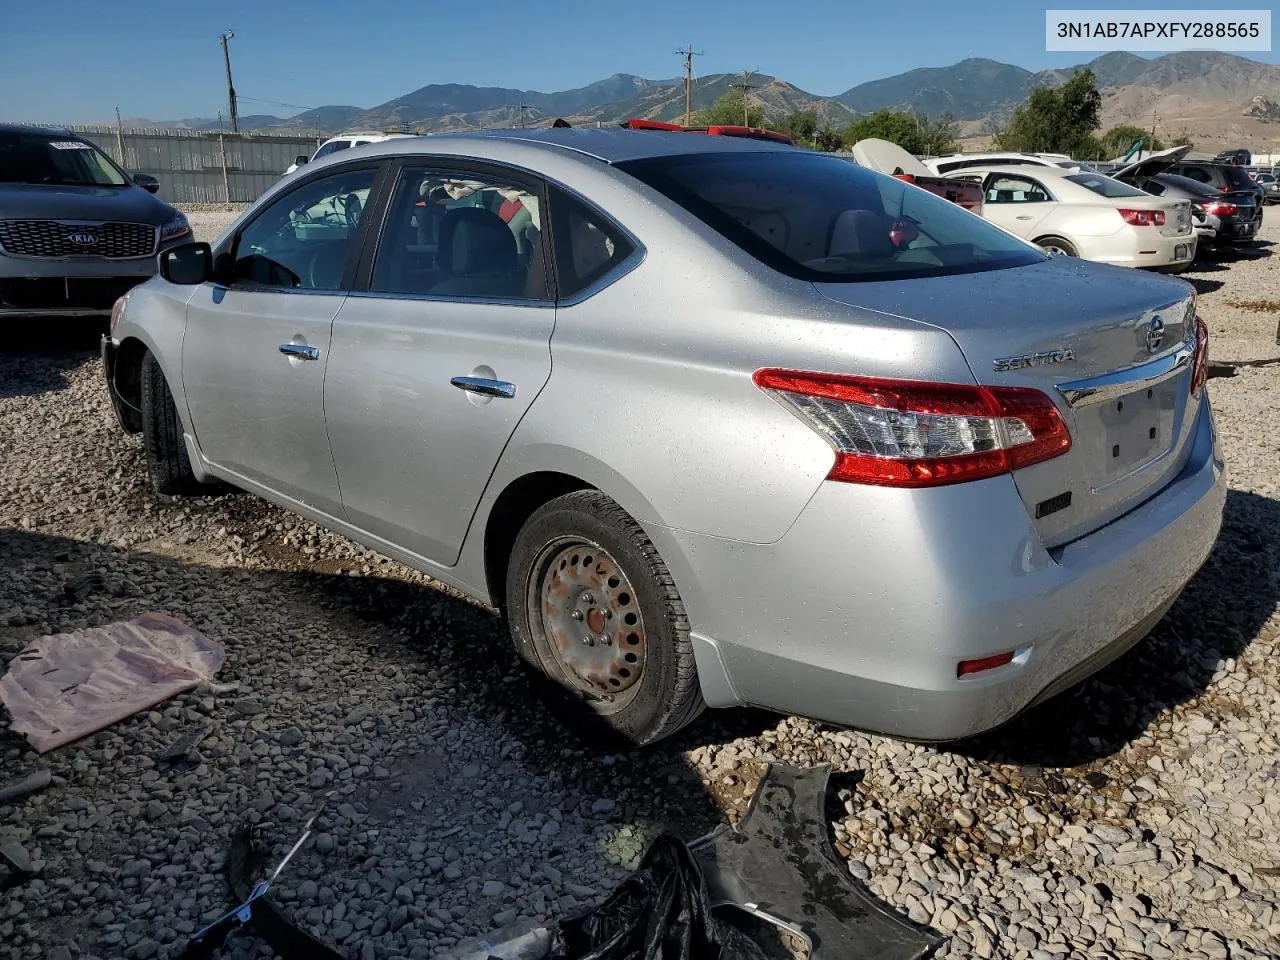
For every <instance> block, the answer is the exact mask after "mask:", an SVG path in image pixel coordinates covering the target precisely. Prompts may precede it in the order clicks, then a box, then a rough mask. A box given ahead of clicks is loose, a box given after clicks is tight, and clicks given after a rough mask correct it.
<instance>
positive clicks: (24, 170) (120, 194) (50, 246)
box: [0, 124, 191, 320]
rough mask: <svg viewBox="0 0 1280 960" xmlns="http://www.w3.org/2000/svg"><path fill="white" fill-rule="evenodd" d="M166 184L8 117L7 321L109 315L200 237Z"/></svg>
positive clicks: (1, 173) (1, 279)
mask: <svg viewBox="0 0 1280 960" xmlns="http://www.w3.org/2000/svg"><path fill="white" fill-rule="evenodd" d="M159 188H160V185H159V183H158V182H157V181H156V179H155V178H154V177H150V176H147V175H145V174H133V175H130V174H128V173H126V172H125V171H124V170H122V169H120V167H119V166H117V165H116V163H115V161H113V160H112V159H111V158H110V157H108V156H107V155H106V154H105V153H103V152H102V151H101V150H99V149H98V148H97V147H96V146H94V145H93V144H92V143H90V142H89V141H88V140H85V139H83V138H82V137H78V136H76V135H75V134H72V133H69V132H67V131H66V130H56V129H48V128H43V127H25V126H17V125H7V124H0V320H4V319H7V318H15V317H39V316H102V317H106V316H107V315H108V314H109V313H110V311H111V305H112V304H113V303H114V302H115V301H116V299H117V298H118V297H120V296H121V294H123V293H125V292H126V291H127V290H129V288H130V287H133V286H135V285H136V284H139V283H141V282H142V281H144V280H146V279H147V278H149V277H151V276H153V275H154V274H155V272H156V262H157V261H156V254H157V253H158V252H160V251H163V250H166V249H168V248H170V247H172V246H173V245H175V244H178V243H182V242H184V241H187V240H189V239H190V238H191V229H190V227H189V226H188V225H187V218H186V217H184V216H183V215H182V214H181V213H180V212H179V211H177V210H176V209H174V208H173V207H171V206H170V205H169V204H167V203H165V202H164V201H163V200H161V199H160V198H159V197H157V196H155V195H154V194H155V193H156V191H157V190H159Z"/></svg>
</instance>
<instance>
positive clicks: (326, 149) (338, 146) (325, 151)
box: [312, 140, 351, 160]
mask: <svg viewBox="0 0 1280 960" xmlns="http://www.w3.org/2000/svg"><path fill="white" fill-rule="evenodd" d="M349 146H351V141H350V140H334V141H333V142H332V143H326V144H325V145H324V146H323V147H321V148H320V149H319V150H317V151H316V155H315V157H313V158H312V159H314V160H319V159H320V158H321V157H327V156H328V155H329V154H331V153H337V152H338V151H339V150H345V149H347V147H349Z"/></svg>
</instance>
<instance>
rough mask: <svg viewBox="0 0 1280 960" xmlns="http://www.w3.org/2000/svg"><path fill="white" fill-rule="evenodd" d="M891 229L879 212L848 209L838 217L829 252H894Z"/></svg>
mask: <svg viewBox="0 0 1280 960" xmlns="http://www.w3.org/2000/svg"><path fill="white" fill-rule="evenodd" d="M889 230H890V224H889V223H888V221H887V220H886V219H885V218H884V217H882V216H880V215H879V214H877V213H872V212H871V211H870V210H846V211H845V212H844V213H842V214H840V216H838V217H836V222H835V224H834V226H833V227H832V229H831V243H830V244H828V253H829V254H830V255H831V256H833V257H835V256H840V255H841V254H847V253H867V254H873V255H874V254H883V253H892V252H893V249H894V247H893V240H892V239H891V238H890V236H889Z"/></svg>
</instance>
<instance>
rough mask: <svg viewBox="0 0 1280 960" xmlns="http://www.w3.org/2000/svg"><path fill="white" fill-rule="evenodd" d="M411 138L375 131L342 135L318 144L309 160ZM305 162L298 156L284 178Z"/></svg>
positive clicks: (409, 135)
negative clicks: (398, 138)
mask: <svg viewBox="0 0 1280 960" xmlns="http://www.w3.org/2000/svg"><path fill="white" fill-rule="evenodd" d="M411 136H413V134H411V133H378V132H377V131H371V132H357V133H344V134H342V135H341V136H337V137H330V138H329V139H328V140H326V141H325V142H324V143H322V144H320V148H319V149H318V150H316V152H315V153H314V154H312V155H311V158H310V159H311V160H319V159H320V158H321V157H327V156H328V155H329V154H331V153H336V152H337V151H339V150H346V149H347V148H348V147H359V146H363V145H364V144H366V143H381V142H382V141H383V140H395V139H396V138H397V137H411ZM307 162H308V158H307V157H306V156H304V155H302V154H299V155H298V159H296V160H294V161H293V163H291V164H289V169H288V170H286V171H285V176H288V175H289V174H291V173H293V171H295V170H297V169H298V168H299V167H300V166H302V165H303V164H304V163H307Z"/></svg>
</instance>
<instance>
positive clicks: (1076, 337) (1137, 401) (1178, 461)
mask: <svg viewBox="0 0 1280 960" xmlns="http://www.w3.org/2000/svg"><path fill="white" fill-rule="evenodd" d="M1188 217H1189V214H1188ZM815 286H816V287H817V289H818V291H819V292H820V293H821V294H822V295H824V296H826V297H827V298H829V299H831V300H835V301H837V302H840V303H844V304H848V305H850V306H854V307H861V308H866V309H870V310H875V311H879V312H883V313H889V314H893V315H895V316H898V317H905V318H908V319H912V320H916V321H918V322H921V323H926V324H930V325H932V326H936V327H938V328H940V329H942V330H944V331H946V332H947V333H948V334H949V335H950V336H951V337H952V339H954V340H955V342H956V343H957V344H958V345H959V347H960V349H961V350H962V351H963V353H964V356H965V359H966V360H967V361H968V364H969V366H970V368H971V369H972V371H973V373H974V376H975V377H976V379H977V381H978V383H980V384H983V385H988V386H998V385H1003V386H1018V387H1034V388H1036V389H1038V390H1041V391H1043V392H1044V393H1046V394H1047V395H1048V396H1050V397H1051V398H1052V399H1053V400H1054V402H1055V403H1056V404H1057V405H1058V409H1059V411H1060V413H1061V414H1062V416H1063V419H1064V420H1065V421H1066V424H1067V427H1068V429H1069V430H1070V431H1071V440H1072V446H1071V449H1070V450H1069V451H1068V452H1067V453H1066V454H1064V455H1062V456H1060V457H1056V458H1054V459H1052V460H1048V461H1046V462H1044V463H1038V464H1035V465H1033V466H1030V467H1025V468H1023V469H1020V470H1017V471H1015V473H1014V475H1013V478H1014V482H1015V484H1016V485H1017V488H1018V492H1019V494H1020V496H1021V497H1022V500H1023V503H1024V504H1025V506H1026V508H1027V512H1028V513H1029V514H1030V516H1031V517H1032V519H1033V521H1034V523H1035V525H1036V528H1037V530H1038V532H1039V534H1040V536H1041V538H1042V540H1043V541H1044V542H1045V544H1046V545H1047V546H1049V547H1054V546H1059V545H1062V544H1064V543H1067V542H1069V541H1071V540H1074V539H1076V538H1078V537H1081V536H1084V535H1085V534H1087V533H1089V532H1090V531H1092V530H1095V529H1097V528H1098V527H1100V526H1103V525H1104V524H1106V523H1109V522H1110V521H1111V520H1114V519H1115V518H1116V517H1118V516H1120V515H1122V514H1123V513H1125V512H1127V511H1128V510H1130V509H1132V508H1133V507H1135V506H1137V505H1138V504H1140V503H1141V502H1142V501H1144V500H1146V499H1147V498H1148V497H1150V496H1152V495H1153V494H1154V493H1155V492H1157V491H1158V490H1159V489H1160V488H1161V487H1163V486H1164V485H1165V484H1166V483H1168V482H1169V480H1171V479H1172V478H1173V477H1174V476H1175V475H1176V474H1177V472H1178V470H1179V469H1181V467H1182V465H1183V464H1184V463H1185V461H1186V457H1187V452H1188V449H1189V447H1188V439H1189V436H1190V432H1191V426H1192V424H1191V420H1193V419H1194V417H1193V414H1194V410H1193V409H1192V407H1191V405H1190V404H1189V402H1188V401H1189V397H1190V385H1191V361H1192V354H1191V353H1190V352H1188V350H1187V347H1186V345H1187V344H1188V343H1190V344H1191V345H1192V346H1194V342H1195V294H1194V291H1193V290H1192V289H1191V287H1189V286H1188V285H1187V284H1186V283H1184V282H1182V281H1179V280H1173V279H1170V278H1166V277H1161V276H1159V275H1154V274H1145V273H1142V272H1141V271H1137V270H1128V269H1125V268H1122V267H1106V266H1100V265H1097V264H1090V263H1087V262H1084V261H1079V260H1074V259H1067V258H1060V257H1057V258H1054V259H1052V260H1048V261H1045V262H1043V263H1038V264H1034V265H1031V266H1026V267H1016V268H1012V269H1007V270H995V271H989V272H984V273H972V274H963V275H958V276H947V277H935V278H928V279H919V280H912V281H909V282H905V281H883V282H867V283H819V284H815ZM1028 358H1035V359H1034V360H1028Z"/></svg>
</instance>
